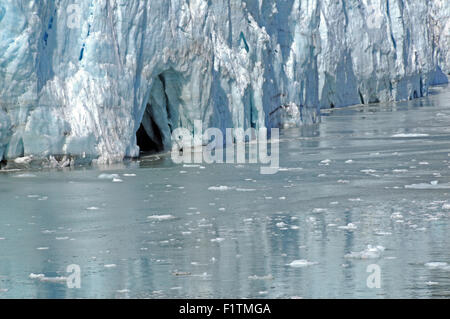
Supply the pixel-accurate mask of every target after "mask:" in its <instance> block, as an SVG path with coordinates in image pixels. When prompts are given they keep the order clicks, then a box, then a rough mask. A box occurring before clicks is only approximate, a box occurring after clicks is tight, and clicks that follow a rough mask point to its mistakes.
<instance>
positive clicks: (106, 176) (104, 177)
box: [98, 174, 119, 179]
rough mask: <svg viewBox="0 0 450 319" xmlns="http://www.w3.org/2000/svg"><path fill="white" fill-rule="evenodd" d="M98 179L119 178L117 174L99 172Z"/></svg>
mask: <svg viewBox="0 0 450 319" xmlns="http://www.w3.org/2000/svg"><path fill="white" fill-rule="evenodd" d="M98 178H99V179H115V178H119V175H118V174H100V175H99V176H98Z"/></svg>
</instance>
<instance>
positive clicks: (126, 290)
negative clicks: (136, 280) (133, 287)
mask: <svg viewBox="0 0 450 319" xmlns="http://www.w3.org/2000/svg"><path fill="white" fill-rule="evenodd" d="M129 292H130V291H129V290H128V289H122V290H117V293H119V294H126V293H129Z"/></svg>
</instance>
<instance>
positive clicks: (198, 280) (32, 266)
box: [0, 88, 450, 298]
mask: <svg viewBox="0 0 450 319" xmlns="http://www.w3.org/2000/svg"><path fill="white" fill-rule="evenodd" d="M436 90H437V93H436V94H433V95H431V96H430V97H428V98H424V99H420V100H415V101H409V102H401V103H396V104H392V105H376V106H366V107H352V108H346V109H334V110H331V111H327V112H326V113H324V114H323V117H322V119H323V123H322V124H320V125H314V126H305V127H302V128H300V129H289V130H285V131H284V132H282V136H281V145H280V154H281V159H280V163H281V166H282V169H281V171H280V172H279V173H278V174H276V175H260V174H259V165H204V166H188V167H184V166H178V165H174V164H173V163H172V162H171V160H170V158H168V157H167V156H161V157H158V158H155V157H151V158H148V159H143V160H142V161H140V162H131V163H125V164H123V165H118V166H115V167H107V168H100V169H99V168H79V169H76V170H66V171H51V170H37V171H31V172H9V173H0V298H7V297H26V298H31V297H38V298H66V297H69V298H79V297H81V298H86V297H91V298H105V297H116V298H128V297H138V298H139V297H151V298H164V297H169V298H185V297H188V298H197V297H199V298H208V297H216V298H222V297H231V298H236V297H238V298H241V297H256V298H292V297H303V298H316V297H319V298H325V297H327V298H337V297H343V298H355V297H357V298H363V297H368V298H397V297H401V298H404V297H407V298H423V297H437V298H441V297H449V296H450V266H449V264H450V256H449V253H448V252H449V251H450V239H449V238H450V237H449V236H448V231H449V228H450V221H449V217H450V209H449V208H450V205H449V204H450V197H449V192H450V189H448V188H446V187H445V185H446V184H447V183H450V174H449V172H450V168H449V167H450V156H449V155H450V139H449V137H450V125H449V124H450V91H449V90H448V88H437V89H436ZM110 174H117V175H118V176H119V178H120V179H121V180H122V182H113V180H112V177H111V176H108V175H110ZM99 177H101V178H99ZM408 185H409V186H411V185H421V187H412V188H405V186H408ZM218 186H227V187H222V188H220V187H218ZM368 245H371V246H372V247H368ZM377 246H379V248H376V247H377ZM293 262H294V263H293ZM437 262H439V264H436V263H437ZM430 263H431V264H430ZM71 264H76V265H79V266H80V267H81V289H68V288H67V286H66V282H65V280H64V277H67V276H68V275H70V274H68V273H66V267H67V266H68V265H71ZM371 264H376V265H378V266H379V267H380V270H381V288H379V289H370V288H368V286H367V278H368V276H369V275H370V273H368V272H367V266H368V265H371ZM294 266H295V267H294ZM31 274H34V275H31ZM30 275H31V277H30Z"/></svg>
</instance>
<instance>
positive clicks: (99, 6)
mask: <svg viewBox="0 0 450 319" xmlns="http://www.w3.org/2000/svg"><path fill="white" fill-rule="evenodd" d="M449 11H450V2H449V1H447V0H432V1H428V0H342V1H336V0H283V1H275V0H217V1H216V0H214V1H210V0H89V1H88V0H78V1H73V0H0V160H1V158H2V157H3V158H6V159H11V158H15V157H20V156H27V155H34V156H38V157H45V156H49V155H52V154H53V155H63V154H66V155H77V156H83V157H88V158H98V161H101V162H106V161H116V160H122V159H123V158H124V157H125V156H137V155H138V154H139V147H138V146H137V138H136V132H137V131H138V130H139V129H140V128H142V127H143V128H144V129H145V131H146V133H147V135H148V136H149V137H150V138H151V139H152V140H153V141H154V142H155V143H156V144H159V145H160V146H161V147H165V148H167V147H169V146H170V143H171V139H170V136H171V131H172V130H173V129H175V128H177V127H185V128H188V129H190V130H193V129H194V128H193V125H194V121H195V120H202V121H203V125H204V126H205V127H219V128H222V129H224V128H226V127H243V128H248V127H254V128H260V127H274V126H281V125H283V123H284V121H286V120H287V121H290V122H294V123H296V122H311V121H313V122H314V121H317V120H318V116H317V114H318V112H317V111H318V110H319V109H320V108H324V107H339V106H345V105H350V104H358V103H372V102H383V101H388V100H400V99H411V98H415V97H420V96H423V95H426V94H427V91H428V87H429V86H430V85H432V84H436V83H438V82H442V81H446V77H445V76H444V73H449V72H450V57H449V50H448V48H449V41H450V31H449V26H450V19H449V16H450V12H449ZM292 114H293V115H294V116H295V118H293V119H292V118H289V116H290V115H292ZM141 125H142V127H141Z"/></svg>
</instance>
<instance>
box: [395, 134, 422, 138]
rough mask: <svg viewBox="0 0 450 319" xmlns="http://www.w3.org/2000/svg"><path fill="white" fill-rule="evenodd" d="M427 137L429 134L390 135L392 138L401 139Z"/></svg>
mask: <svg viewBox="0 0 450 319" xmlns="http://www.w3.org/2000/svg"><path fill="white" fill-rule="evenodd" d="M427 136H430V135H429V134H419V133H410V134H405V133H402V134H395V135H392V137H395V138H403V137H427Z"/></svg>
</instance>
